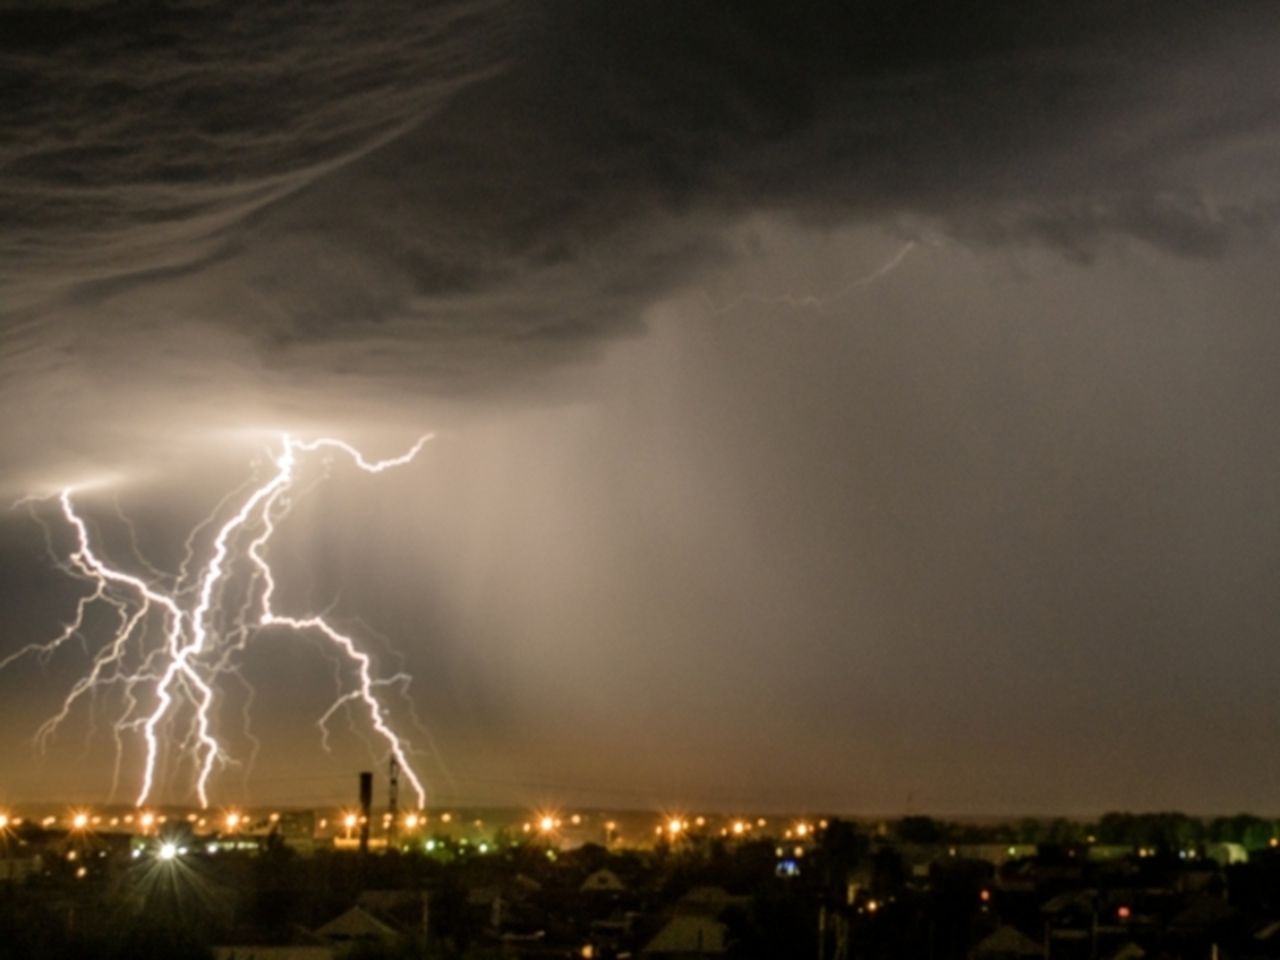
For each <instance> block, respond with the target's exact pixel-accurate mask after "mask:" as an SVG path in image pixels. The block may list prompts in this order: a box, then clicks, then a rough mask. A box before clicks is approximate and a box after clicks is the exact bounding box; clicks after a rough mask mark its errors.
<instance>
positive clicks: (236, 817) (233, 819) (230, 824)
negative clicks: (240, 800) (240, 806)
mask: <svg viewBox="0 0 1280 960" xmlns="http://www.w3.org/2000/svg"><path fill="white" fill-rule="evenodd" d="M223 820H224V822H225V823H226V825H227V829H228V830H235V829H236V828H237V827H239V826H240V824H241V822H242V820H243V818H242V817H241V816H240V814H238V813H236V812H235V811H234V810H233V811H232V812H230V813H228V814H227V815H226V817H224V818H223Z"/></svg>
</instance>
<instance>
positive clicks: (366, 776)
mask: <svg viewBox="0 0 1280 960" xmlns="http://www.w3.org/2000/svg"><path fill="white" fill-rule="evenodd" d="M372 815H373V774H372V773H370V772H369V771H367V770H366V771H363V772H362V773H361V774H360V856H362V857H367V856H368V855H369V817H371V816H372Z"/></svg>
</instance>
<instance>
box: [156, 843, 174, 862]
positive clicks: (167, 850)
mask: <svg viewBox="0 0 1280 960" xmlns="http://www.w3.org/2000/svg"><path fill="white" fill-rule="evenodd" d="M158 856H159V857H160V859H161V860H173V859H175V858H176V857H177V856H178V845H177V844H176V843H162V844H160V853H159V854H158Z"/></svg>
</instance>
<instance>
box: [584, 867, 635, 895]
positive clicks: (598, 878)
mask: <svg viewBox="0 0 1280 960" xmlns="http://www.w3.org/2000/svg"><path fill="white" fill-rule="evenodd" d="M578 889H579V890H581V891H582V892H583V893H626V890H627V887H626V884H624V883H623V882H622V881H621V880H620V879H619V878H618V875H617V874H616V873H614V872H613V871H612V870H597V871H596V872H595V873H593V874H591V876H589V877H587V879H585V880H583V881H582V886H581V887H579V888H578Z"/></svg>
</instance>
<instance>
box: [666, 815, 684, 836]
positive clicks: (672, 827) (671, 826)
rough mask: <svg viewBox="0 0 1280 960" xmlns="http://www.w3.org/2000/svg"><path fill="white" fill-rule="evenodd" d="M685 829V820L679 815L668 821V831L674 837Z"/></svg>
mask: <svg viewBox="0 0 1280 960" xmlns="http://www.w3.org/2000/svg"><path fill="white" fill-rule="evenodd" d="M683 829H684V821H683V820H681V819H680V818H679V817H672V818H671V819H670V820H668V821H667V832H668V833H669V834H671V835H672V836H673V837H674V836H675V835H676V834H678V833H679V832H680V831H681V830H683Z"/></svg>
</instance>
